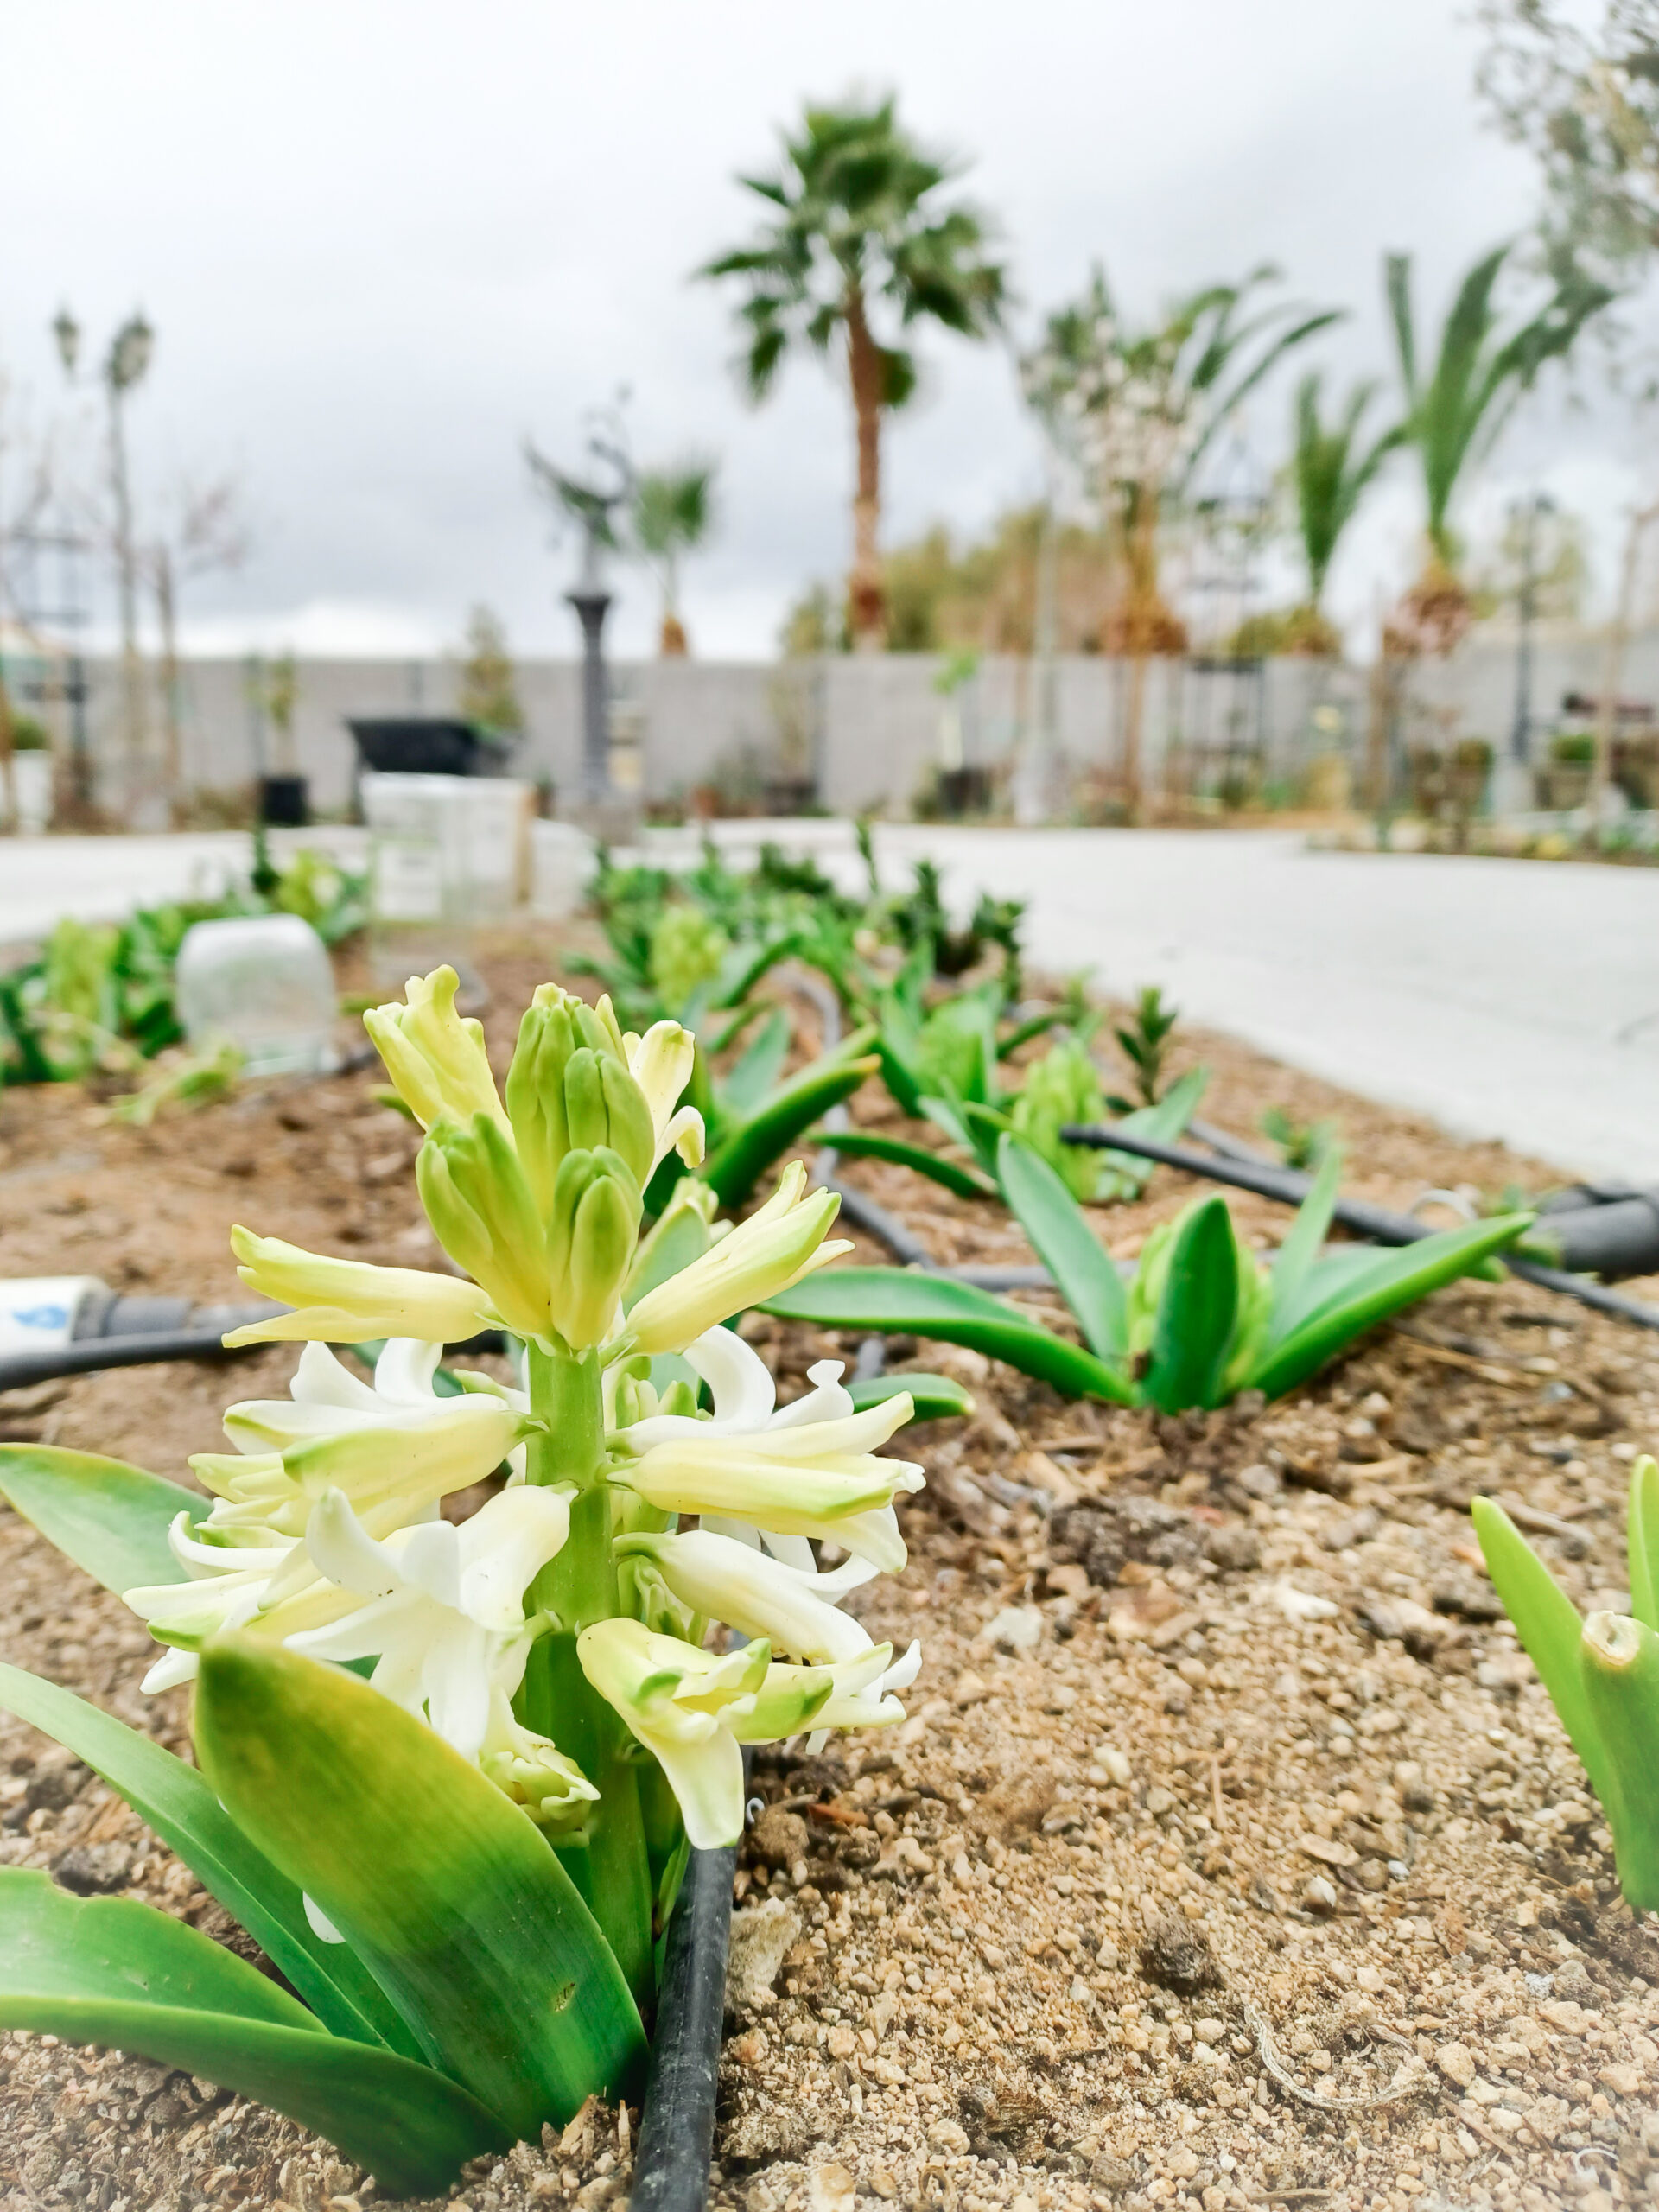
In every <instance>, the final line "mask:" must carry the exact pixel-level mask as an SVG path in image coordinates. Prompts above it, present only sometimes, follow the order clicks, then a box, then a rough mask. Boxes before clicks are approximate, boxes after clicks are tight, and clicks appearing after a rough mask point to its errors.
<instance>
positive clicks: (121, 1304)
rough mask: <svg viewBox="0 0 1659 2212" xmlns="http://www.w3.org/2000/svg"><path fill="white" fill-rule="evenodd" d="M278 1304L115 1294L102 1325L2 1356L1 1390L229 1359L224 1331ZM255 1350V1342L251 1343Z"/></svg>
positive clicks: (256, 1318)
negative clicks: (199, 1302)
mask: <svg viewBox="0 0 1659 2212" xmlns="http://www.w3.org/2000/svg"><path fill="white" fill-rule="evenodd" d="M282 1312H283V1307H281V1306H273V1305H268V1304H266V1303H264V1302H263V1301H262V1302H261V1303H259V1304H258V1305H254V1306H193V1305H192V1304H191V1302H190V1300H188V1298H117V1299H114V1300H110V1301H109V1302H108V1304H107V1305H105V1307H104V1308H103V1311H102V1313H101V1314H100V1315H99V1322H100V1324H101V1325H99V1326H97V1327H95V1328H92V1329H89V1330H86V1331H85V1332H78V1333H77V1334H76V1335H74V1336H73V1337H71V1338H69V1340H68V1342H67V1344H50V1345H42V1347H41V1350H40V1351H15V1352H8V1353H5V1354H3V1355H0V1390H21V1389H26V1388H27V1387H28V1385H29V1384H30V1383H54V1382H56V1381H57V1380H58V1378H59V1377H60V1376H66V1375H91V1374H95V1373H97V1372H98V1371H99V1370H101V1369H103V1368H105V1367H149V1366H153V1365H156V1364H157V1363H160V1362H161V1361H163V1360H169V1359H225V1358H228V1357H232V1353H231V1352H230V1351H227V1350H226V1345H225V1344H224V1342H223V1341H222V1339H223V1338H224V1336H225V1334H226V1331H227V1330H230V1329H242V1328H246V1327H248V1326H250V1325H251V1324H252V1323H254V1322H256V1321H264V1320H265V1319H269V1317H270V1315H271V1314H273V1313H282ZM250 1349H251V1347H250Z"/></svg>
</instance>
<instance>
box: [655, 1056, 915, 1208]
mask: <svg viewBox="0 0 1659 2212" xmlns="http://www.w3.org/2000/svg"><path fill="white" fill-rule="evenodd" d="M877 1065H878V1063H877V1061H876V1059H875V1058H874V1056H871V1057H869V1058H860V1059H842V1058H836V1059H833V1060H820V1061H816V1062H814V1064H813V1065H812V1066H811V1067H810V1068H806V1069H804V1070H803V1071H802V1072H801V1073H800V1074H799V1075H798V1076H797V1077H794V1078H793V1080H792V1081H791V1082H789V1083H786V1084H785V1085H784V1086H783V1088H782V1089H781V1090H775V1091H773V1092H772V1096H771V1097H770V1098H768V1099H766V1101H765V1102H764V1103H763V1104H761V1105H760V1106H759V1107H757V1108H756V1109H755V1111H754V1112H753V1114H751V1115H750V1116H749V1117H748V1119H747V1121H746V1122H741V1123H740V1124H739V1126H738V1127H737V1128H735V1129H734V1130H733V1131H732V1133H731V1135H729V1136H728V1137H727V1138H726V1139H725V1140H724V1141H723V1142H722V1143H721V1145H720V1146H719V1147H718V1148H717V1149H716V1150H715V1152H714V1153H713V1154H711V1155H710V1157H709V1159H708V1160H705V1161H704V1163H703V1165H702V1168H701V1169H700V1170H699V1171H698V1172H699V1173H701V1175H702V1179H703V1180H704V1182H705V1183H708V1184H709V1185H711V1186H712V1188H713V1189H714V1191H715V1193H716V1194H717V1196H718V1197H719V1199H720V1202H721V1205H723V1206H739V1205H742V1203H743V1201H744V1200H745V1198H747V1197H748V1196H749V1194H750V1192H752V1191H753V1188H754V1186H755V1185H756V1184H757V1183H758V1182H759V1181H760V1178H761V1177H762V1176H763V1175H764V1174H765V1173H766V1170H767V1168H768V1167H770V1166H772V1162H773V1161H774V1160H776V1159H778V1157H779V1154H783V1153H785V1152H787V1151H788V1150H789V1148H790V1147H791V1145H792V1144H794V1143H795V1141H797V1139H798V1138H799V1137H801V1136H804V1135H805V1133H806V1131H807V1130H808V1129H810V1128H811V1127H812V1125H813V1123H814V1122H820V1121H822V1120H823V1116H825V1115H826V1114H827V1113H828V1112H829V1109H830V1108H831V1107H832V1106H839V1105H840V1104H841V1103H842V1101H843V1100H844V1099H848V1098H850V1097H851V1096H852V1095H853V1093H854V1092H855V1090H857V1089H858V1087H859V1085H860V1084H861V1083H862V1082H863V1081H864V1078H865V1077H866V1076H868V1075H871V1074H873V1073H874V1071H875V1068H876V1066H877Z"/></svg>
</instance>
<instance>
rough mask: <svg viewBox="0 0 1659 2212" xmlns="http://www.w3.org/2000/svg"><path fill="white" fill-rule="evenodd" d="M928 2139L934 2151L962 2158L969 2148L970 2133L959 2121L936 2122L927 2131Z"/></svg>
mask: <svg viewBox="0 0 1659 2212" xmlns="http://www.w3.org/2000/svg"><path fill="white" fill-rule="evenodd" d="M927 2139H928V2142H929V2144H930V2145H931V2147H932V2148H933V2149H934V2150H936V2151H943V2152H946V2153H947V2154H948V2155H949V2156H950V2157H953V2158H960V2157H961V2156H962V2154H963V2152H964V2151H965V2150H966V2149H967V2148H968V2131H967V2129H966V2128H965V2127H964V2126H963V2125H962V2122H961V2121H960V2120H935V2121H934V2123H933V2125H932V2126H931V2127H930V2128H929V2129H928V2131H927Z"/></svg>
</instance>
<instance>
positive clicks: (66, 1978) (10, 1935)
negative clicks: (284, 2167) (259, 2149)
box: [0, 1866, 512, 2196]
mask: <svg viewBox="0 0 1659 2212" xmlns="http://www.w3.org/2000/svg"><path fill="white" fill-rule="evenodd" d="M0 1956H3V1958H4V1961H5V1967H4V1971H3V1973H0V2027H5V2028H21V2029H23V2030H26V2031H29V2032H32V2033H34V2034H36V2035H54V2036H58V2037H61V2038H62V2039H63V2040H64V2041H65V2042H67V2043H77V2044H104V2045H105V2046H107V2047H110V2048H113V2049H116V2050H125V2051H130V2052H132V2053H133V2054H135V2055H136V2056H141V2057H144V2058H149V2059H151V2060H153V2061H155V2062H156V2064H158V2065H162V2066H167V2067H181V2068H183V2069H185V2070H186V2071H188V2072H189V2073H191V2074H196V2075H200V2076H201V2077H202V2079H203V2080H205V2081H209V2082H219V2083H220V2084H221V2085H222V2086H223V2087H224V2088H227V2089H233V2090H235V2091H236V2093H237V2094H238V2095H239V2096H245V2097H252V2098H255V2099H257V2101H258V2102H259V2103H261V2104H264V2105H269V2106H270V2107H271V2108H272V2110H273V2111H276V2112H281V2113H287V2114H288V2116H289V2119H290V2120H298V2121H299V2122H300V2123H301V2125H302V2126H305V2127H310V2128H315V2130H316V2132H317V2133H319V2134H320V2135H325V2136H327V2138H328V2139H329V2140H330V2142H332V2143H334V2144H337V2145H339V2147H340V2149H341V2150H342V2151H343V2152H345V2153H346V2157H347V2158H352V2159H353V2160H355V2161H356V2162H357V2163H358V2164H361V2165H365V2166H367V2167H368V2168H369V2170H370V2171H371V2172H372V2174H373V2175H374V2177H375V2179H376V2180H377V2182H378V2183H379V2184H380V2187H381V2188H382V2189H383V2190H388V2191H390V2192H391V2194H392V2195H394V2196H432V2195H437V2194H441V2193H442V2191H443V2190H445V2189H446V2188H447V2187H448V2184H449V2183H450V2182H451V2181H453V2180H454V2177H455V2175H456V2174H457V2173H458V2172H459V2171H460V2169H461V2166H462V2165H463V2164H465V2163H466V2161H467V2159H469V2158H479V2157H480V2156H482V2155H483V2153H485V2152H488V2151H498V2150H505V2148H506V2147H507V2145H508V2144H509V2143H510V2142H511V2141H512V2137H511V2135H510V2134H509V2133H508V2131H507V2129H506V2128H505V2126H503V2125H502V2123H501V2121H500V2120H498V2119H497V2118H496V2116H495V2115H494V2114H493V2113H490V2112H487V2111H486V2109H485V2108H484V2107H483V2106H482V2105H480V2103H479V2102H478V2101H477V2100H476V2099H475V2098H474V2097H473V2096H471V2095H469V2094H468V2093H467V2091H466V2090H465V2089H462V2088H458V2087H457V2086H456V2084H455V2083H454V2082H449V2081H446V2080H445V2079H444V2077H443V2076H442V2075H441V2074H435V2073H434V2072H433V2071H432V2069H431V2068H430V2067H427V2066H422V2065H418V2064H417V2063H416V2062H415V2061H414V2060H412V2059H408V2058H400V2057H398V2056H397V2055H396V2054H395V2053H393V2052H391V2051H388V2050H375V2049H372V2048H371V2047H370V2046H368V2045H367V2044H359V2043H353V2042H350V2041H347V2040H346V2039H344V2038H342V2037H335V2036H331V2035H327V2034H325V2033H324V2032H323V2031H322V2029H321V2027H320V2026H319V2025H318V2024H317V2022H316V2021H315V2019H313V2018H312V2017H311V2015H310V2014H309V2013H308V2012H307V2011H306V2009H305V2007H304V2006H303V2005H300V2004H297V2003H296V2001H295V1999H293V1998H291V1997H290V1996H289V1994H288V1993H287V1992H286V1991H285V1990H284V1989H283V1988H282V1987H281V1986H280V1985H279V1984H277V1982H275V1981H273V1980H271V1979H270V1976H269V1975H267V1974H261V1973H260V1972H259V1971H258V1969H257V1967H252V1966H250V1965H249V1963H248V1962H247V1961H246V1960H245V1959H239V1958H238V1957H237V1955H236V1954H235V1953H234V1952H233V1951H227V1950H226V1949H225V1948H223V1947H222V1945H220V1944H218V1943H215V1942H211V1941H210V1940H209V1938H208V1937H207V1936H202V1935H200V1934H198V1932H197V1931H196V1929H194V1928H188V1927H186V1926H185V1924H184V1923H182V1922H181V1921H177V1920H173V1919H171V1918H169V1917H168V1915H167V1914H166V1913H164V1912H157V1911H156V1910H154V1909H153V1908H152V1907H151V1906H149V1905H143V1904H136V1903H133V1902H130V1901H129V1900H128V1899H126V1898H124V1897H71V1896H70V1895H69V1894H68V1892H67V1891H64V1890H60V1889H59V1887H58V1886H57V1885H56V1884H55V1883H54V1881H52V1879H51V1878H50V1877H49V1876H48V1875H46V1874H42V1873H38V1872H33V1871H32V1870H29V1869H26V1868H23V1867H17V1866H7V1867H0Z"/></svg>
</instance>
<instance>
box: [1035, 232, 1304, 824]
mask: <svg viewBox="0 0 1659 2212" xmlns="http://www.w3.org/2000/svg"><path fill="white" fill-rule="evenodd" d="M1277 275H1278V271H1277V270H1274V269H1272V268H1269V267H1266V266H1263V267H1262V268H1260V269H1255V270H1252V271H1251V272H1250V274H1249V276H1248V277H1245V279H1244V280H1243V283H1237V284H1208V285H1205V288H1204V289H1202V290H1201V291H1197V292H1193V293H1192V294H1191V295H1190V296H1188V297H1186V298H1185V299H1182V300H1178V301H1176V302H1175V303H1174V304H1173V306H1172V307H1170V308H1166V310H1165V312H1164V314H1163V315H1162V318H1161V319H1160V321H1157V322H1155V323H1153V324H1150V325H1148V326H1147V327H1145V328H1143V329H1141V330H1134V329H1131V328H1129V327H1127V326H1126V325H1125V324H1124V323H1123V321H1122V319H1121V317H1120V316H1119V315H1118V312H1117V308H1116V305H1115V304H1114V302H1113V300H1112V296H1111V294H1110V292H1109V290H1108V289H1107V284H1106V278H1105V276H1104V273H1103V271H1102V270H1100V269H1098V268H1096V270H1095V271H1094V272H1093V275H1092V277H1091V278H1090V285H1089V289H1087V291H1085V292H1084V295H1083V296H1082V297H1081V299H1079V300H1077V301H1076V302H1073V303H1072V304H1071V305H1070V306H1068V307H1064V308H1060V309H1058V311H1057V312H1056V313H1055V314H1053V315H1051V316H1050V317H1049V319H1048V322H1047V325H1046V329H1045V331H1044V335H1043V339H1042V342H1041V343H1040V345H1039V346H1038V347H1037V348H1036V350H1035V351H1034V352H1033V353H1030V354H1028V355H1027V357H1026V359H1024V361H1023V362H1022V363H1021V365H1020V369H1021V378H1022V381H1023V384H1024V388H1025V392H1026V397H1027V400H1028V402H1029V403H1030V404H1031V405H1032V407H1033V409H1034V410H1035V411H1036V413H1037V415H1038V416H1039V420H1040V421H1041V422H1042V423H1043V424H1044V427H1045V429H1046V430H1047V431H1048V433H1049V435H1050V436H1051V437H1052V439H1053V440H1054V441H1055V442H1056V443H1057V444H1058V445H1059V446H1061V447H1062V448H1064V449H1065V450H1066V451H1067V452H1068V453H1069V454H1070V455H1071V458H1072V460H1073V461H1075V462H1076V463H1077V467H1079V468H1080V470H1081V472H1082V474H1083V475H1084V480H1086V481H1087V483H1088V484H1089V486H1090V490H1091V491H1092V492H1093V493H1094V494H1095V496H1096V499H1098V500H1099V502H1100V505H1101V508H1102V512H1103V518H1104V520H1105V522H1106V524H1107V528H1108V531H1109V533H1110V535H1111V537H1113V539H1114V540H1115V543H1116V550H1117V555H1118V559H1119V562H1120V563H1121V566H1122V571H1123V575H1124V578H1125V589H1124V591H1123V594H1122V599H1121V601H1120V602H1119V604H1118V606H1117V607H1116V610H1115V611H1114V614H1113V617H1112V620H1111V621H1110V623H1109V626H1108V631H1107V646H1108V650H1109V651H1111V652H1122V653H1125V654H1127V655H1128V658H1129V662H1130V682H1129V690H1128V703H1127V706H1126V709H1125V715H1124V734H1123V782H1124V796H1125V799H1126V802H1127V804H1128V807H1129V809H1130V810H1131V811H1132V812H1133V811H1134V810H1136V809H1138V807H1139V805H1140V800H1141V790H1140V783H1141V763H1140V752H1141V711H1142V704H1143V701H1144V697H1145V690H1146V665H1147V660H1148V658H1151V657H1152V656H1154V655H1155V654H1159V653H1178V652H1184V651H1185V645H1186V632H1185V626H1184V625H1183V624H1182V622H1181V621H1180V620H1179V616H1177V615H1176V614H1175V613H1174V612H1173V609H1172V608H1171V607H1169V606H1168V605H1167V604H1166V601H1165V600H1164V597H1163V594H1162V591H1161V589H1160V583H1159V575H1158V550H1159V531H1160V525H1161V524H1164V523H1165V522H1166V521H1167V520H1168V518H1169V517H1170V516H1171V515H1172V513H1174V512H1179V510H1180V509H1181V507H1182V506H1183V505H1185V504H1186V503H1187V502H1188V500H1189V499H1190V498H1191V495H1192V489H1193V486H1194V484H1195V481H1196V480H1197V478H1198V472H1199V470H1200V469H1201V467H1202V466H1203V463H1204V461H1205V457H1206V456H1207V455H1208V454H1209V452H1210V450H1211V446H1212V445H1213V443H1214V442H1215V439H1216V437H1217V434H1218V433H1219V432H1220V430H1221V429H1222V428H1223V427H1224V424H1225V423H1227V422H1228V421H1229V420H1230V418H1231V417H1232V416H1234V415H1235V414H1236V412H1237V410H1238V409H1239V407H1240V406H1241V405H1242V404H1243V402H1244V400H1245V399H1247V398H1248V397H1249V394H1250V393H1251V392H1252V391H1255V389H1256V387H1257V386H1258V385H1260V384H1261V382H1262V379H1263V378H1265V377H1266V376H1267V375H1268V373H1269V372H1271V371H1272V370H1273V369H1274V367H1275V366H1276V365H1277V364H1278V363H1279V362H1280V360H1281V359H1282V358H1283V357H1284V355H1285V354H1286V353H1288V352H1289V351H1290V349H1291V348H1292V347H1293V346H1300V344H1301V343H1302V342H1303V340H1305V339H1308V338H1311V337H1312V336H1313V334H1314V333H1315V332H1316V331H1319V330H1323V329H1325V327H1326V326H1327V325H1328V324H1330V323H1332V322H1334V321H1336V320H1337V319H1338V315H1339V313H1340V310H1339V309H1337V308H1321V309H1319V310H1316V311H1314V312H1312V313H1309V312H1308V311H1306V310H1305V309H1303V308H1295V307H1292V306H1288V305H1281V306H1278V307H1271V308H1262V310H1261V311H1260V312H1259V313H1251V312H1249V308H1250V307H1251V305H1252V296H1253V295H1254V294H1255V292H1256V291H1257V290H1258V289H1259V288H1260V287H1261V286H1262V285H1263V284H1265V283H1271V282H1272V281H1274V279H1275V278H1276V277H1277Z"/></svg>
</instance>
